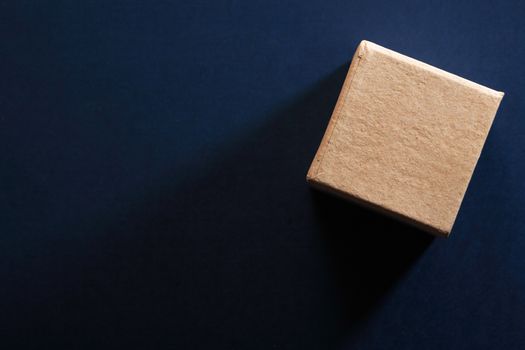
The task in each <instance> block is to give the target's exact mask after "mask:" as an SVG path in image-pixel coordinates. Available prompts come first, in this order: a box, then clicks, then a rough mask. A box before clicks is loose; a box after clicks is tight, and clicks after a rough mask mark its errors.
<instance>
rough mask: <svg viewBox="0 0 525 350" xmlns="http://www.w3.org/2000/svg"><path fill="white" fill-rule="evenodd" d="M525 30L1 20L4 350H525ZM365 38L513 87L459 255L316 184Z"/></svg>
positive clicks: (395, 20)
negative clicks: (319, 152)
mask: <svg viewBox="0 0 525 350" xmlns="http://www.w3.org/2000/svg"><path fill="white" fill-rule="evenodd" d="M524 18H525V7H524V5H523V2H520V1H505V2H493V1H479V2H465V1H450V2H448V1H413V2H407V1H405V2H395V1H320V0H319V1H304V0H303V1H268V0H266V1H252V2H245V1H234V0H232V1H208V2H204V1H178V2H175V1H173V2H170V1H135V0H133V1H132V0H128V1H102V0H101V1H70V2H69V1H56V2H54V1H45V2H38V1H21V0H17V1H2V2H0V165H1V166H0V332H1V333H0V347H1V348H5V349H26V348H39V349H100V348H111V349H123V348H140V349H346V348H348V349H352V348H356V349H444V348H446V349H523V348H525V182H524V180H523V179H524V178H525V139H524V137H525V119H524V112H525V105H524V99H523V93H524V91H525V64H524V62H525V45H523V44H524V40H525V21H524ZM362 39H368V40H371V41H374V42H376V43H378V44H380V45H383V46H386V47H388V48H391V49H394V50H396V51H399V52H401V53H404V54H407V55H409V56H412V57H414V58H417V59H420V60H422V61H424V62H427V63H430V64H432V65H435V66H437V67H440V68H443V69H445V70H448V71H450V72H453V73H456V74H458V75H461V76H464V77H466V78H468V79H471V80H474V81H476V82H478V83H481V84H484V85H487V86H489V87H492V88H494V89H497V90H501V91H505V92H506V96H505V98H504V100H503V103H502V105H501V108H500V110H499V112H498V115H497V117H496V120H495V123H494V125H493V128H492V130H491V133H490V136H489V138H488V140H487V143H486V146H485V148H484V152H483V154H482V156H481V159H480V161H479V163H478V166H477V169H476V172H475V175H474V177H473V179H472V182H471V184H470V187H469V189H468V192H467V196H466V198H465V200H464V203H463V205H462V208H461V211H460V214H459V217H458V220H457V222H456V225H455V228H454V231H453V235H452V236H451V238H450V239H448V240H441V239H434V240H433V239H431V238H430V237H429V236H427V235H426V234H424V233H422V232H419V231H417V230H415V229H412V228H408V227H406V226H404V225H402V224H399V223H396V222H393V221H391V220H389V219H386V218H383V217H381V216H379V215H376V214H373V213H370V212H368V211H366V210H362V209H360V208H358V207H355V206H354V205H351V204H347V203H345V202H342V201H340V200H338V199H334V198H332V197H330V196H326V195H322V194H319V193H316V192H315V191H312V190H310V189H309V188H308V186H307V185H306V183H305V174H306V170H307V168H308V165H309V163H310V161H311V160H312V158H313V155H314V153H315V151H316V149H317V146H318V144H319V142H320V140H321V137H322V134H323V132H324V129H325V127H326V124H327V121H328V118H329V116H330V113H331V111H332V109H333V106H334V104H335V101H336V99H337V95H338V93H339V90H340V88H341V84H342V82H343V79H344V76H345V73H346V70H347V69H348V66H349V62H350V59H351V57H352V54H353V52H354V50H355V48H356V46H357V44H358V43H359V42H360V40H362Z"/></svg>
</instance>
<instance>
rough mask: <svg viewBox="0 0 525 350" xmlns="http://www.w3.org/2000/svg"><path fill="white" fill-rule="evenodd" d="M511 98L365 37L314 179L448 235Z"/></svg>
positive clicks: (313, 169) (311, 177)
mask: <svg viewBox="0 0 525 350" xmlns="http://www.w3.org/2000/svg"><path fill="white" fill-rule="evenodd" d="M502 97H503V93H501V92H498V91H495V90H492V89H489V88H487V87H484V86H482V85H479V84H476V83H474V82H471V81H469V80H466V79H463V78H461V77H458V76H456V75H454V74H451V73H448V72H445V71H443V70H441V69H438V68H435V67H432V66H430V65H428V64H425V63H422V62H420V61H417V60H415V59H412V58H409V57H407V56H404V55H401V54H399V53H396V52H394V51H391V50H388V49H386V48H383V47H381V46H379V45H376V44H373V43H371V42H368V41H363V42H361V44H360V45H359V47H358V49H357V51H356V54H355V56H354V58H353V61H352V64H351V66H350V70H349V73H348V75H347V78H346V80H345V83H344V85H343V89H342V91H341V95H340V96H339V100H338V102H337V105H336V108H335V110H334V113H333V115H332V118H331V121H330V124H329V126H328V129H327V131H326V134H325V137H324V138H323V141H322V143H321V146H320V148H319V150H318V152H317V155H316V157H315V159H314V162H313V163H312V166H311V168H310V170H309V173H308V179H309V181H311V182H314V183H317V184H319V185H321V186H323V187H326V188H328V189H332V190H334V191H336V192H337V193H339V194H343V195H346V196H347V197H349V198H351V199H356V200H358V201H359V202H362V203H365V204H369V205H371V206H372V207H374V208H376V209H380V210H384V211H385V212H387V213H390V214H393V215H395V216H397V217H399V218H401V219H404V220H406V221H409V222H411V223H413V224H416V225H418V226H421V227H423V228H424V229H427V230H428V231H430V232H433V233H436V234H440V235H448V234H449V233H450V231H451V229H452V226H453V223H454V221H455V218H456V215H457V212H458V210H459V207H460V205H461V201H462V199H463V196H464V194H465V191H466V189H467V186H468V183H469V181H470V178H471V176H472V172H473V170H474V168H475V165H476V162H477V160H478V158H479V155H480V153H481V149H482V147H483V144H484V142H485V139H486V136H487V134H488V132H489V129H490V126H491V124H492V121H493V119H494V116H495V113H496V111H497V108H498V106H499V103H500V101H501V99H502Z"/></svg>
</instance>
